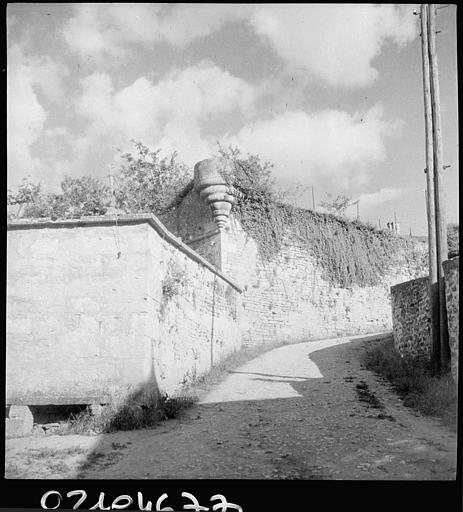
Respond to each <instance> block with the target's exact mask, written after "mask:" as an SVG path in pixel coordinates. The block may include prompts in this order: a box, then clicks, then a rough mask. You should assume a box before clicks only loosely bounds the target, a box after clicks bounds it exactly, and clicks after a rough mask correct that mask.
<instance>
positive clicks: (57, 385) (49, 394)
mask: <svg viewBox="0 0 463 512" xmlns="http://www.w3.org/2000/svg"><path fill="white" fill-rule="evenodd" d="M8 228H9V229H8V253H7V348H6V371H7V375H6V391H7V404H17V405H21V404H24V405H42V404H79V403H83V404H85V403H100V402H104V401H107V400H108V399H109V398H110V397H111V396H114V395H115V394H116V395H123V396H127V395H128V393H132V392H134V393H135V392H139V391H140V390H143V389H145V388H150V389H151V388H152V387H153V386H154V387H155V388H157V389H158V390H160V391H162V392H167V393H169V394H172V393H174V392H175V391H176V390H178V389H179V388H180V386H181V385H183V384H185V383H187V382H188V381H189V380H190V379H191V378H193V377H194V376H195V375H200V374H201V373H204V372H205V371H206V370H208V369H209V368H210V367H211V364H212V362H216V361H218V360H220V359H221V358H223V357H224V356H225V355H227V354H229V353H230V352H232V351H234V350H236V349H238V348H240V343H241V340H240V336H239V332H238V324H237V321H236V318H237V316H238V315H239V310H240V307H241V298H240V289H239V287H237V286H236V285H235V284H234V283H233V282H232V281H231V280H230V279H228V278H226V277H225V276H224V275H223V274H221V273H220V272H219V271H217V270H216V269H215V268H214V267H213V266H212V265H211V264H210V263H209V262H207V261H206V260H204V259H203V258H202V257H201V256H199V255H198V254H197V253H195V252H194V251H192V250H191V249H190V248H189V247H187V246H185V245H184V244H182V243H181V242H180V241H178V240H177V239H175V237H173V236H172V235H171V234H170V233H169V232H168V231H167V230H166V229H165V228H164V227H163V226H162V224H161V223H160V222H159V221H157V219H155V218H154V217H153V216H151V215H145V216H137V215H127V216H123V217H121V218H119V219H118V220H117V222H116V221H115V220H114V219H112V218H109V217H94V218H88V219H81V220H73V221H61V222H15V223H12V224H10V225H9V226H8Z"/></svg>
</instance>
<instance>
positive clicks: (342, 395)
mask: <svg viewBox="0 0 463 512" xmlns="http://www.w3.org/2000/svg"><path fill="white" fill-rule="evenodd" d="M374 340H375V337H374V336H373V337H372V336H369V337H365V336H364V337H358V336H357V337H350V338H340V339H336V340H323V341H315V342H307V343H301V344H297V345H288V346H284V347H281V348H277V349H274V350H271V351H269V352H266V353H264V354H263V355H261V356H259V357H257V358H256V359H253V360H251V361H249V362H248V363H246V364H245V365H243V366H241V367H239V368H237V369H236V370H234V371H232V372H230V374H229V376H228V377H227V378H226V379H225V380H224V381H223V382H222V383H221V384H219V385H217V386H216V387H215V388H214V389H212V390H210V392H208V393H207V394H206V395H205V396H202V397H201V402H200V403H199V404H198V405H197V406H195V407H193V408H191V409H189V410H188V411H187V412H186V413H185V414H184V416H182V418H180V419H176V420H171V421H167V422H164V423H163V424H162V425H160V426H158V427H157V428H154V429H147V430H140V431H135V432H118V433H115V434H104V435H99V436H76V435H72V436H46V437H32V436H31V437H27V438H18V439H9V440H7V442H6V453H5V458H6V477H7V478H76V477H79V478H91V479H162V478H172V479H184V478H192V479H201V478H210V479H222V478H227V479H228V478H241V479H246V478H252V479H349V480H355V479H358V480H453V479H455V468H456V434H455V433H453V432H451V431H450V430H448V429H447V428H445V427H444V426H442V425H441V424H440V422H439V421H438V420H434V419H430V418H425V417H422V416H420V415H418V414H417V413H414V412H412V411H411V410H410V409H408V408H405V407H404V406H403V405H402V404H401V401H400V400H399V399H398V398H397V396H396V395H395V394H394V393H393V392H392V391H391V389H390V388H389V386H388V385H387V383H385V382H383V381H381V380H380V379H378V377H376V376H375V375H373V374H372V373H371V372H369V371H367V370H365V369H364V368H363V367H362V366H361V357H360V356H361V354H362V352H363V351H364V350H365V346H367V345H368V343H374V342H375V341H374ZM47 450H48V451H47Z"/></svg>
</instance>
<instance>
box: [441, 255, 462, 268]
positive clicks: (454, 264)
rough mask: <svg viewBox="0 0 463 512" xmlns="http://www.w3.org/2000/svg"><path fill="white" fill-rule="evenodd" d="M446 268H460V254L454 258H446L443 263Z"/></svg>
mask: <svg viewBox="0 0 463 512" xmlns="http://www.w3.org/2000/svg"><path fill="white" fill-rule="evenodd" d="M442 265H443V267H444V269H446V270H451V269H453V268H460V256H455V257H454V258H450V259H449V260H445V261H444V262H443V263H442Z"/></svg>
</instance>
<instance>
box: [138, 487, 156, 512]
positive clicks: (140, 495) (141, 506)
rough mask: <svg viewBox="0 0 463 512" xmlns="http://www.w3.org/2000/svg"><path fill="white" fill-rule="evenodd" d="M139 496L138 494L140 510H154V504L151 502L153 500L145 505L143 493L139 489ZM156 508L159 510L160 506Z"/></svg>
mask: <svg viewBox="0 0 463 512" xmlns="http://www.w3.org/2000/svg"><path fill="white" fill-rule="evenodd" d="M137 496H138V508H139V509H140V510H152V508H153V504H152V503H151V501H148V503H147V504H146V507H145V506H144V505H143V494H142V493H141V492H140V491H139V492H138V494H137ZM156 507H157V506H156ZM156 510H158V508H156Z"/></svg>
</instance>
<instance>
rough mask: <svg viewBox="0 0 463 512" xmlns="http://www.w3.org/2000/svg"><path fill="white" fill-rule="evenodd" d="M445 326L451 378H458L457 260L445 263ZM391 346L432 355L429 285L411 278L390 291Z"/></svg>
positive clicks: (415, 354)
mask: <svg viewBox="0 0 463 512" xmlns="http://www.w3.org/2000/svg"><path fill="white" fill-rule="evenodd" d="M443 267H444V277H445V292H446V307H447V323H448V331H449V345H450V356H451V371H452V376H453V378H454V380H455V382H457V378H458V346H459V305H460V302H459V295H458V290H459V273H460V267H459V258H458V257H456V258H452V259H450V260H447V261H444V264H443ZM391 295H392V303H391V305H392V318H393V334H394V343H395V346H396V347H397V349H398V350H399V352H400V353H401V354H403V355H409V356H412V357H417V356H419V357H426V358H429V357H430V356H431V339H430V311H429V282H428V278H427V277H425V278H421V279H414V280H412V281H407V282H404V283H400V284H398V285H396V286H393V287H392V288H391Z"/></svg>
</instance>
